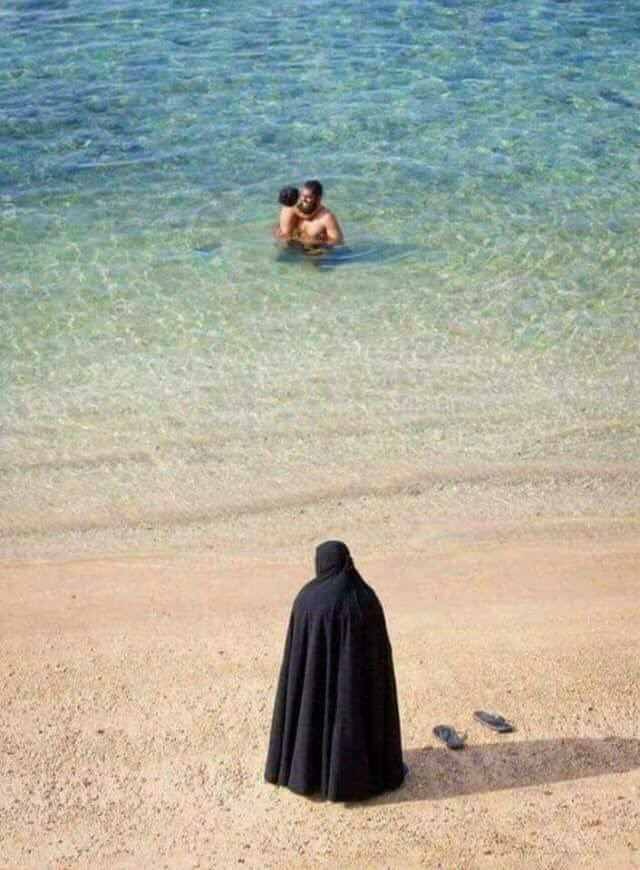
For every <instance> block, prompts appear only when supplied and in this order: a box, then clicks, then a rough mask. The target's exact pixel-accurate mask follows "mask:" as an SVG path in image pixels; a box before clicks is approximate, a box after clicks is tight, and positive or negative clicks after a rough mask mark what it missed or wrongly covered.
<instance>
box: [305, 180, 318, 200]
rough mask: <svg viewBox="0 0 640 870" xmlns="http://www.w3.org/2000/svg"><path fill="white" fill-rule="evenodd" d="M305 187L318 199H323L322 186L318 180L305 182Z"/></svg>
mask: <svg viewBox="0 0 640 870" xmlns="http://www.w3.org/2000/svg"><path fill="white" fill-rule="evenodd" d="M303 187H306V188H307V190H310V191H311V193H312V194H313V195H314V196H315V197H317V198H318V199H322V185H321V184H320V182H319V181H316V179H313V181H305V183H304V185H303Z"/></svg>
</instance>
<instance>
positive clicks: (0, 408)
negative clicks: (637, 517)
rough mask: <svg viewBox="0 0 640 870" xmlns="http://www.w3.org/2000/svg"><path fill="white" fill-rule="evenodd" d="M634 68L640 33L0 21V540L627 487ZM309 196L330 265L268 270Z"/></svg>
mask: <svg viewBox="0 0 640 870" xmlns="http://www.w3.org/2000/svg"><path fill="white" fill-rule="evenodd" d="M639 58H640V3H638V2H637V0H621V2H616V3H611V2H604V0H575V2H559V0H531V2H512V0H509V2H506V0H505V2H485V0H477V2H462V0H440V2H407V0H404V2H385V0H373V2H372V3H370V4H367V5H365V4H361V3H359V2H355V0H351V2H344V3H342V4H340V5H339V6H338V7H335V6H328V5H327V4H325V3H320V2H315V0H311V2H306V3H304V4H302V3H300V4H299V3H286V2H285V3H280V4H268V3H267V4H264V3H257V2H252V0H237V2H235V3H233V4H232V3H224V2H223V3H217V4H214V3H206V2H195V0H193V2H186V0H183V2H179V0H173V2H169V0H148V2H145V3H144V4H142V3H140V4H137V3H133V2H131V0H120V2H113V0H110V2H108V3H107V2H105V0H95V2H92V3H88V2H87V0H50V2H45V0H23V2H12V3H9V4H5V5H4V6H3V8H2V9H1V10H0V425H1V428H0V439H1V440H0V449H1V458H0V487H1V489H0V492H2V493H3V495H2V499H1V501H2V502H3V503H4V504H3V505H2V506H0V511H2V513H3V516H2V528H3V529H4V531H5V532H8V533H12V532H15V531H18V532H19V531H27V530H33V529H39V530H43V531H46V530H48V529H52V530H53V529H56V528H82V527H85V526H86V527H93V526H98V527H100V526H104V527H113V528H115V529H117V528H119V527H120V526H121V525H122V524H125V525H126V524H127V523H129V524H135V523H139V522H144V521H147V520H152V521H156V520H158V521H160V519H162V518H164V520H163V521H165V520H166V521H167V522H171V521H173V519H175V520H176V521H178V522H180V521H183V520H188V518H189V517H200V518H205V519H206V517H207V516H208V515H212V514H213V513H214V512H215V511H217V510H224V509H227V508H230V507H233V508H234V509H237V510H244V509H250V508H251V505H255V504H256V502H257V501H260V500H261V499H262V500H263V501H264V500H265V499H266V500H267V501H268V499H269V498H273V499H277V498H279V497H288V498H291V499H294V500H295V498H298V497H301V494H302V493H306V494H307V495H309V494H312V493H313V492H314V491H315V490H318V491H319V490H320V489H321V488H322V487H323V486H326V485H327V484H328V482H331V481H336V480H344V481H351V482H354V481H364V480H372V479H373V480H375V479H377V478H380V477H382V476H383V475H384V471H385V468H390V467H395V466H397V465H399V464H403V463H404V466H403V467H405V468H406V467H412V466H415V467H416V468H417V469H425V468H429V469H433V468H438V466H439V465H443V466H444V465H450V464H451V463H452V462H455V463H457V464H458V465H460V464H461V463H462V464H464V463H475V464H477V463H481V464H488V465H490V464H492V463H495V462H508V461H516V460H517V461H518V462H521V463H522V462H524V463H525V464H526V462H528V461H536V462H538V461H540V460H546V459H548V458H549V457H552V458H558V457H560V458H563V459H564V460H567V461H569V460H570V461H575V462H579V461H586V460H587V459H588V460H590V461H591V460H598V461H600V460H606V461H611V460H621V461H623V460H624V461H626V460H635V459H637V456H638V445H639V438H638V432H639V421H640V410H639V409H640V404H639V401H638V398H639V397H638V387H637V371H638V335H639V333H640V292H639V289H638V275H639V274H640V269H639V267H640V246H639V245H638V228H639V225H640V207H639V205H638V203H639V201H640V200H639V193H640V188H639V182H640V60H639ZM312 177H317V178H319V179H320V180H321V181H322V182H323V183H324V185H325V201H326V203H327V204H328V205H329V206H330V207H331V208H333V210H334V211H335V212H336V214H337V215H338V217H339V219H340V220H341V222H342V224H343V226H344V229H345V233H346V237H347V242H348V248H347V249H346V250H345V251H343V252H339V253H337V254H336V255H334V256H332V257H329V258H327V259H325V260H321V261H318V262H316V261H315V260H313V261H310V260H306V261H305V260H297V259H295V258H294V259H290V258H287V257H282V256H281V255H279V254H278V252H277V250H276V248H275V247H274V245H273V243H272V242H271V240H270V226H271V225H272V223H273V222H274V221H275V219H276V214H277V206H276V197H277V191H278V189H279V188H280V187H281V186H283V185H285V184H290V183H296V184H300V183H301V182H302V181H303V180H304V179H305V178H312ZM576 433H577V434H576ZM594 433H595V434H594ZM158 518H160V519H158ZM167 518H168V519H167ZM172 518H173V519H172Z"/></svg>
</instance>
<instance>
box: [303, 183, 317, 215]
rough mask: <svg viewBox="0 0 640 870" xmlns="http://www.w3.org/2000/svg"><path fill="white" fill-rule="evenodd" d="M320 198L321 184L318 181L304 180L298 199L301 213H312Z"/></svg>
mask: <svg viewBox="0 0 640 870" xmlns="http://www.w3.org/2000/svg"><path fill="white" fill-rule="evenodd" d="M321 199H322V185H321V184H320V182H319V181H315V180H313V181H305V183H304V185H303V186H302V192H301V193H300V199H299V200H298V210H299V211H301V212H302V214H307V215H308V214H313V213H314V211H316V209H317V208H318V206H319V205H320V201H321Z"/></svg>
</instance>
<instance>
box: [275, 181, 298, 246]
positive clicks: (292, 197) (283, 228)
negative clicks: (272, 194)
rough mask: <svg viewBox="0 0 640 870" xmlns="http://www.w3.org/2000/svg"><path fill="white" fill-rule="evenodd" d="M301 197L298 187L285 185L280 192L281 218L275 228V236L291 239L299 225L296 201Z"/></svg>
mask: <svg viewBox="0 0 640 870" xmlns="http://www.w3.org/2000/svg"><path fill="white" fill-rule="evenodd" d="M299 197H300V192H299V191H298V188H297V187H283V188H282V190H281V191H280V193H279V194H278V202H279V203H280V205H281V206H282V208H281V209H280V220H279V222H278V226H277V227H276V230H275V236H276V238H279V239H291V238H292V236H294V234H295V230H296V227H297V225H298V213H297V211H296V203H297V202H298V199H299Z"/></svg>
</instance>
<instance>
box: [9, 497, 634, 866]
mask: <svg viewBox="0 0 640 870" xmlns="http://www.w3.org/2000/svg"><path fill="white" fill-rule="evenodd" d="M488 486H489V484H487V483H486V482H485V483H484V484H483V492H485V493H486V490H487V487H488ZM572 486H573V492H572V495H571V494H570V493H569V494H568V496H567V497H569V495H571V497H572V499H573V504H575V505H577V510H578V508H579V507H580V496H579V493H578V491H577V489H576V484H575V481H574V482H573V484H572ZM538 492H539V489H538ZM419 499H420V493H419V492H418V491H417V490H414V491H413V492H407V491H406V490H400V491H398V492H397V493H396V494H395V495H394V494H387V495H386V496H383V495H381V496H380V498H379V499H378V501H375V499H374V500H373V501H372V502H370V503H369V506H368V507H367V508H366V509H365V508H364V507H363V508H362V510H361V511H360V512H359V513H358V512H355V511H353V510H351V511H350V510H349V505H350V503H347V504H345V505H343V514H342V520H343V524H342V530H343V534H344V538H345V539H346V540H347V541H348V543H350V545H351V546H352V549H353V552H354V555H355V558H356V561H357V563H358V565H359V567H360V569H361V570H362V572H363V574H364V576H365V577H366V578H367V579H368V581H369V582H370V583H371V584H372V585H373V586H374V587H375V588H376V590H377V591H378V593H379V595H380V597H381V599H382V601H383V603H384V606H385V610H386V614H387V621H388V625H389V631H390V635H391V639H392V643H393V649H394V659H395V665H396V675H397V680H398V688H399V698H400V706H401V717H402V727H403V744H404V747H405V752H406V760H407V762H408V764H409V765H410V768H411V774H410V777H409V780H408V782H407V783H406V785H405V786H404V787H403V788H402V789H400V790H399V791H397V792H395V793H391V794H387V795H384V796H382V797H380V798H377V799H374V800H372V801H369V802H365V803H361V804H354V805H343V804H327V803H322V802H318V801H315V800H307V799H303V798H299V797H297V796H295V795H293V794H290V793H289V792H288V791H287V790H285V789H277V788H274V787H272V786H268V785H265V784H264V783H263V779H262V769H263V763H264V757H265V750H266V742H267V736H268V730H269V725H270V717H271V707H272V701H273V693H274V686H275V681H276V678H277V671H278V667H279V663H280V656H281V653H282V647H283V641H284V632H285V625H286V620H287V617H288V613H289V606H290V603H291V600H292V597H293V595H294V594H295V591H296V590H297V589H298V587H299V586H300V584H301V583H302V582H303V581H304V580H305V579H307V578H308V576H309V575H310V571H311V568H310V564H311V556H312V552H313V546H314V545H315V543H317V542H318V541H319V540H322V539H323V538H324V537H328V536H331V535H335V534H337V533H338V532H339V531H340V529H338V528H336V527H335V524H334V525H333V526H332V525H331V519H330V514H331V511H333V510H334V509H335V505H333V504H329V505H328V507H327V508H326V515H321V514H320V512H319V511H320V509H319V508H318V509H316V510H314V509H313V508H309V507H307V508H306V513H304V511H305V508H304V507H299V508H296V509H295V510H294V509H291V510H290V512H289V514H287V516H286V517H283V516H282V515H280V514H277V513H275V514H269V513H268V512H266V513H263V514H261V515H259V517H258V518H255V517H254V519H253V520H248V519H246V518H244V519H242V518H235V519H234V518H233V517H228V518H227V519H226V520H225V523H226V525H225V524H223V523H221V524H219V527H218V529H217V534H216V532H215V529H213V528H212V529H210V530H209V532H210V535H209V543H208V544H206V543H205V542H204V540H203V539H202V536H200V537H199V538H198V541H197V546H196V545H195V543H192V544H190V545H187V544H188V541H187V540H186V539H185V540H179V539H178V538H176V537H173V538H171V540H170V541H169V539H168V538H165V539H163V540H161V541H160V542H158V541H156V542H155V544H154V543H153V541H154V539H153V535H154V534H155V533H154V532H148V535H149V537H147V538H145V539H144V541H143V540H142V539H140V540H137V541H134V539H133V538H131V539H130V540H129V550H125V548H124V544H123V541H124V540H125V538H124V537H121V539H120V544H119V546H120V551H119V552H117V547H115V546H111V547H107V546H106V545H105V540H104V539H103V538H100V537H99V536H98V537H93V538H92V539H91V544H90V545H89V544H88V543H87V542H86V533H85V539H83V540H85V546H84V548H83V547H81V546H80V538H79V537H77V536H76V537H71V538H69V537H66V538H65V537H59V538H55V536H51V535H50V536H49V537H48V538H46V540H45V539H42V540H41V539H25V540H22V542H21V543H20V544H19V545H18V544H15V547H14V550H13V551H12V552H13V553H14V555H13V557H11V554H10V553H7V550H6V549H5V553H6V554H7V557H6V558H5V560H4V561H3V562H2V564H1V570H2V577H3V581H2V584H1V587H0V613H1V614H2V616H1V617H0V620H1V622H2V633H1V637H2V640H1V643H0V673H2V680H1V683H0V736H1V740H2V753H1V755H0V828H1V829H2V832H3V836H2V838H1V840H0V866H1V867H3V868H4V867H6V868H15V867H33V868H44V867H55V868H66V867H91V868H102V867H104V868H107V867H108V868H114V867H123V868H141V867H145V868H146V867H149V868H151V867H154V868H155V867H169V868H174V867H175V868H182V867H185V868H186V867H230V866H236V865H244V866H246V867H283V866H289V867H309V868H311V867H324V866H326V867H329V866H331V867H336V866H338V867H345V868H346V867H362V868H364V867H367V868H370V867H373V868H382V867H394V868H395V867H403V868H405V867H418V866H426V867H443V868H445V867H457V868H467V867H468V868H475V867H478V868H485V867H487V868H488V867H495V868H509V867H544V868H549V867H553V868H575V867H577V866H580V867H594V868H596V867H598V868H600V867H633V866H640V810H639V806H640V803H639V800H638V799H639V797H640V664H639V662H640V657H639V656H638V641H639V639H640V611H639V609H638V606H637V601H638V581H639V579H640V577H639V569H638V565H639V564H640V544H639V543H638V540H639V538H638V523H639V520H638V518H637V516H634V515H633V514H632V513H631V512H630V511H629V510H628V509H627V508H628V505H627V504H626V503H625V505H624V507H625V509H624V510H619V511H618V514H617V515H616V513H615V512H614V513H613V515H612V514H611V511H609V510H605V507H606V506H605V505H604V503H603V509H602V511H601V512H600V513H597V512H592V513H590V514H587V513H586V512H585V511H584V510H583V511H582V514H581V515H580V514H579V513H576V514H574V515H569V513H568V512H566V511H565V512H557V513H555V514H553V513H551V512H550V510H549V509H548V508H549V504H550V503H551V502H552V501H553V500H552V499H550V498H547V502H546V504H547V509H546V510H545V509H544V501H545V499H544V494H540V493H539V499H538V501H539V502H540V504H538V502H537V501H536V500H535V499H533V500H532V498H531V496H530V495H529V496H528V497H527V499H526V500H525V501H526V505H528V508H527V510H525V509H524V504H525V502H523V501H522V499H521V500H520V501H519V502H518V503H519V504H520V507H521V510H520V511H519V512H518V511H516V510H515V509H514V504H513V503H512V502H510V503H509V504H510V506H509V507H508V509H507V507H505V508H504V510H503V512H502V515H498V513H497V512H496V511H494V512H493V513H491V512H490V511H487V510H485V511H484V512H483V510H482V509H481V505H480V503H477V504H476V505H475V509H474V508H473V505H472V503H471V501H470V500H469V499H468V498H466V499H465V498H463V499H462V500H461V501H460V502H459V505H460V509H459V510H458V514H457V516H456V511H455V510H454V509H453V507H452V508H451V511H449V512H447V511H446V510H444V509H442V510H441V511H440V513H439V514H435V513H432V514H431V517H428V516H424V515H423V516H422V521H421V522H419V521H418V519H414V523H413V526H412V527H411V528H409V529H408V530H407V522H408V514H407V511H408V510H409V506H410V505H413V507H412V510H413V512H414V517H416V516H418V514H417V512H416V510H415V506H416V504H417V503H418V502H419ZM503 502H504V504H506V500H505V499H503ZM493 503H494V504H499V503H500V501H499V500H498V499H497V498H496V499H494V501H493ZM621 504H622V502H621V501H619V502H618V503H617V507H618V508H620V505H621ZM403 505H405V507H406V509H405V507H403ZM556 506H557V504H556ZM610 506H611V505H608V507H610ZM463 507H464V510H463ZM299 511H302V513H299ZM334 516H335V515H334ZM296 518H297V521H298V525H297V526H296V525H295V522H296ZM403 524H404V528H405V535H404V540H401V538H400V531H401V528H402V526H403ZM294 530H295V532H294ZM287 540H288V541H289V544H288V545H286V544H285V541H287ZM234 541H235V545H234ZM269 542H270V543H269ZM113 543H114V542H113V541H112V544H113ZM29 548H31V551H32V555H31V556H29V555H28V550H29ZM100 548H103V552H102V554H100V552H99V549H100ZM105 553H109V555H108V556H106V555H105ZM478 708H484V709H486V710H492V711H497V712H500V713H502V714H504V715H505V716H507V717H508V718H509V719H511V720H512V721H513V722H514V723H515V724H516V726H517V731H516V732H515V733H514V734H512V735H505V736H499V735H497V734H495V733H493V732H491V731H488V730H486V729H483V728H482V727H481V726H480V725H478V724H476V723H474V721H473V718H472V713H473V711H474V710H475V709H478ZM439 723H448V724H452V725H454V726H455V727H456V728H458V730H460V731H465V730H466V731H468V746H467V748H466V749H465V750H464V751H462V752H458V753H452V752H450V751H448V750H447V749H446V748H444V747H443V746H442V745H441V744H438V742H437V741H436V740H435V738H434V737H433V736H432V734H431V729H432V727H433V726H434V725H436V724H439Z"/></svg>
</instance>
